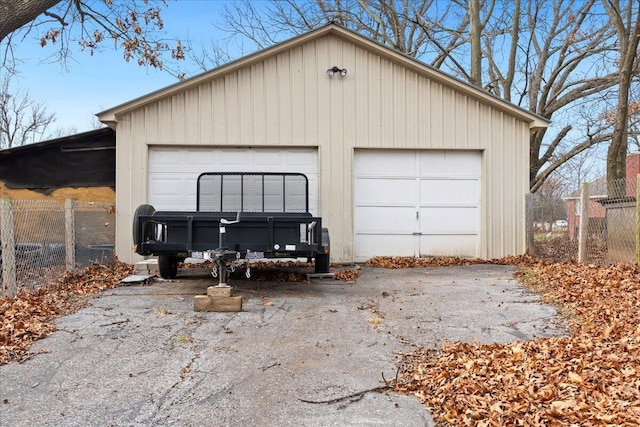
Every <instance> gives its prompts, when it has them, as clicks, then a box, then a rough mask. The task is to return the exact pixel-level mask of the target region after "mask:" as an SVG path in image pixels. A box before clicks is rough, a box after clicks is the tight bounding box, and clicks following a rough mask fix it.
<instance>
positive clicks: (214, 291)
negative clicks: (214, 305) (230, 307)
mask: <svg viewBox="0 0 640 427" xmlns="http://www.w3.org/2000/svg"><path fill="white" fill-rule="evenodd" d="M207 295H208V296H210V297H230V296H232V295H233V288H232V287H231V286H209V287H208V288H207Z"/></svg>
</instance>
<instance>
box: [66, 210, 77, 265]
mask: <svg viewBox="0 0 640 427" xmlns="http://www.w3.org/2000/svg"><path fill="white" fill-rule="evenodd" d="M75 222H76V221H75V211H74V209H73V199H67V200H66V201H65V204H64V228H65V253H66V258H65V260H66V266H67V271H73V270H75V269H76V227H75Z"/></svg>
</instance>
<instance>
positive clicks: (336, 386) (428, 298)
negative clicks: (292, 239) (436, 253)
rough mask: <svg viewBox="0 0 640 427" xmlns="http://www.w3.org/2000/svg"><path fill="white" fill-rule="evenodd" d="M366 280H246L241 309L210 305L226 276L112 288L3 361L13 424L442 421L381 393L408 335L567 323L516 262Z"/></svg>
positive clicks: (520, 330)
mask: <svg viewBox="0 0 640 427" xmlns="http://www.w3.org/2000/svg"><path fill="white" fill-rule="evenodd" d="M361 271H362V273H363V274H362V276H361V277H360V278H359V279H358V280H357V282H356V283H355V284H350V283H345V282H339V281H327V280H318V281H313V282H311V283H300V284H298V283H265V282H256V281H243V280H236V281H232V284H233V286H235V294H236V295H242V296H243V297H244V307H243V311H242V312H240V313H197V312H194V311H193V296H194V295H198V294H205V293H206V288H207V286H209V285H212V284H214V282H213V279H212V278H211V277H210V276H209V272H208V271H207V270H203V269H191V270H183V271H181V272H180V273H179V276H178V279H177V281H175V282H157V283H154V284H152V285H145V286H142V285H135V286H128V287H121V288H117V289H113V290H111V291H108V292H105V293H104V294H103V295H102V296H101V297H100V298H98V299H95V300H93V301H92V302H91V305H90V306H89V307H87V308H85V309H83V310H81V311H80V312H78V313H76V314H74V315H71V316H67V317H64V318H61V319H59V320H58V323H57V326H58V329H59V330H58V331H57V332H55V333H54V334H52V335H51V336H49V337H48V338H46V339H44V340H41V341H40V342H38V343H37V344H36V346H35V347H34V348H33V350H34V351H42V352H44V353H42V354H38V355H36V356H35V357H33V358H32V359H30V360H27V361H25V362H24V363H22V364H15V363H14V364H9V365H5V366H2V367H0V384H1V387H0V402H2V403H0V424H1V425H7V426H148V425H154V426H155V425H178V426H208V425H211V426H247V425H252V426H271V425H279V426H330V425H336V426H345V425H349V426H375V425H384V426H431V425H433V421H432V419H431V416H430V415H429V413H428V412H427V411H426V409H425V408H424V407H423V406H422V405H421V404H420V403H419V401H418V399H417V398H415V397H413V396H405V395H401V394H396V393H388V394H385V393H379V392H370V393H365V394H363V395H360V396H358V397H354V398H352V399H344V400H341V401H338V402H336V403H309V402H308V401H313V402H321V401H327V400H331V399H334V398H339V397H343V396H348V395H351V394H353V393H357V392H360V391H363V390H368V389H372V388H375V387H378V386H380V385H382V384H383V382H382V378H383V375H384V377H385V378H386V379H392V378H394V377H395V376H396V372H397V365H396V363H397V360H398V356H397V353H398V352H402V351H409V350H410V349H411V346H410V345H408V343H415V344H418V345H421V346H428V347H435V346H438V345H439V343H441V342H442V341H443V340H447V341H453V340H463V341H470V342H471V341H478V342H501V343H505V342H510V341H514V340H527V339H530V338H533V337H539V336H549V335H552V334H560V333H562V331H561V330H559V329H557V328H556V327H555V323H556V322H555V319H556V311H555V310H554V309H553V308H551V307H549V306H544V305H541V304H539V303H538V298H537V296H536V295H534V294H531V293H529V292H528V291H527V290H526V289H525V288H523V287H521V286H520V285H519V284H518V283H517V282H516V281H515V280H514V279H513V278H512V275H513V271H514V268H513V267H509V266H497V265H474V266H464V267H438V268H425V269H402V270H385V269H374V268H363V269H362V270H361Z"/></svg>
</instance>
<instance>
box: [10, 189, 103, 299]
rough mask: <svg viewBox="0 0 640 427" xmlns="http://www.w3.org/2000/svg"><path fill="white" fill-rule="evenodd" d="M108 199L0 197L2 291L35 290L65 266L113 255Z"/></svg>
mask: <svg viewBox="0 0 640 427" xmlns="http://www.w3.org/2000/svg"><path fill="white" fill-rule="evenodd" d="M114 242H115V208H114V206H113V204H111V203H94V202H80V201H72V200H67V201H66V202H65V203H61V202H60V201H57V200H9V199H2V200H0V283H1V285H2V286H1V287H0V296H6V295H9V296H15V295H16V294H17V292H18V290H19V289H31V290H35V289H38V288H39V287H40V286H42V285H44V284H47V283H51V282H52V281H55V280H57V279H58V278H60V276H61V275H62V274H63V273H64V271H66V270H73V269H75V268H81V267H85V266H87V265H89V264H90V263H92V262H100V263H111V262H113V260H114Z"/></svg>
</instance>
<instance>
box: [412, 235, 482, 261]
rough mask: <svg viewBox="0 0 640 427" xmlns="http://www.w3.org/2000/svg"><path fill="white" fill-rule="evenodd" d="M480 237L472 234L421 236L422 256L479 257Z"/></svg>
mask: <svg viewBox="0 0 640 427" xmlns="http://www.w3.org/2000/svg"><path fill="white" fill-rule="evenodd" d="M477 242H478V238H477V236H476V235H475V234H471V235H437V236H435V235H431V236H420V256H422V257H426V256H457V257H461V258H473V257H477V251H478V248H477V246H478V243H477Z"/></svg>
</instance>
